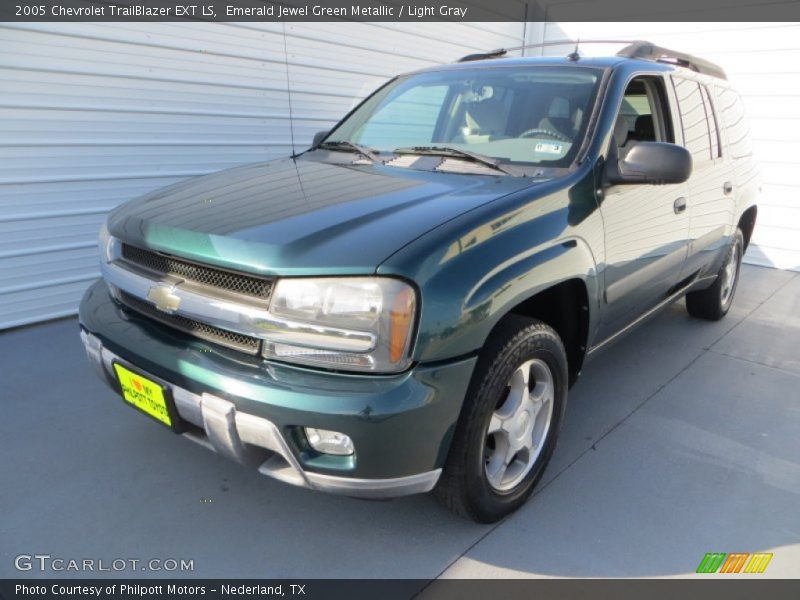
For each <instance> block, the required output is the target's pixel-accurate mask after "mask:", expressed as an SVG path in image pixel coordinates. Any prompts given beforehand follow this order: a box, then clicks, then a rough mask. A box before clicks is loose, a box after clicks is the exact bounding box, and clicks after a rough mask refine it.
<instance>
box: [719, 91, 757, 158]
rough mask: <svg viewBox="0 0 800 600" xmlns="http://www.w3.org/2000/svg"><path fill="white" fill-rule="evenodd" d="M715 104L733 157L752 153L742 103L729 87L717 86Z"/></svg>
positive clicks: (748, 128) (741, 156)
mask: <svg viewBox="0 0 800 600" xmlns="http://www.w3.org/2000/svg"><path fill="white" fill-rule="evenodd" d="M717 97H718V98H719V101H718V102H717V106H718V108H719V112H720V114H721V115H722V120H723V122H724V125H725V128H726V129H727V131H728V145H729V146H730V155H731V156H732V157H733V158H744V157H746V156H750V155H751V154H752V153H753V147H752V145H751V143H750V126H749V125H748V123H747V118H746V116H745V114H744V104H743V103H742V99H741V98H740V97H739V94H737V93H736V92H735V91H733V90H732V89H730V88H727V89H726V88H717Z"/></svg>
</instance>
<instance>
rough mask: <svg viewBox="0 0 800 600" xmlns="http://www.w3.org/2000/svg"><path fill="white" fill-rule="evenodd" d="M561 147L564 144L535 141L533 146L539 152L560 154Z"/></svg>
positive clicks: (562, 147)
mask: <svg viewBox="0 0 800 600" xmlns="http://www.w3.org/2000/svg"><path fill="white" fill-rule="evenodd" d="M563 149H564V145H563V144H558V143H556V142H537V144H536V147H535V148H534V150H536V152H541V153H542V154H561V151H562V150H563Z"/></svg>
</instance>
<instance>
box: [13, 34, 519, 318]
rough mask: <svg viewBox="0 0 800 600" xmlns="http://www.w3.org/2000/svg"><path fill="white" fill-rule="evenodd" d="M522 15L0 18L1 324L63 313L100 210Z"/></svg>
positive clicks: (276, 146) (292, 127)
mask: <svg viewBox="0 0 800 600" xmlns="http://www.w3.org/2000/svg"><path fill="white" fill-rule="evenodd" d="M523 35H524V25H523V24H521V23H471V24H458V25H454V24H437V23H392V24H382V23H370V24H356V23H286V24H266V23H250V24H239V23H225V24H203V23H191V24H183V23H161V24H137V23H126V24H114V25H109V24H105V23H98V24H90V23H82V24H19V25H16V24H15V25H10V24H4V25H3V26H2V27H0V81H2V87H0V329H2V328H7V327H13V326H17V325H23V324H26V323H31V322H35V321H41V320H45V319H49V318H54V317H59V316H63V315H68V314H72V313H74V312H75V310H76V307H77V302H78V300H79V298H80V296H81V294H82V292H83V290H84V289H85V288H86V286H87V285H88V284H89V282H90V281H92V280H93V279H94V278H95V277H96V276H97V266H96V265H97V252H96V249H95V242H96V236H97V230H98V228H99V226H100V223H101V222H102V221H103V219H104V216H105V214H106V212H108V210H110V209H111V208H113V207H114V206H116V205H117V204H119V203H120V202H124V201H125V200H128V199H130V198H133V197H136V196H138V195H140V194H143V193H145V192H147V191H149V190H151V189H154V188H157V187H161V186H165V185H168V184H170V183H173V182H175V181H177V180H179V179H181V178H183V177H188V176H191V175H198V174H203V173H209V172H212V171H216V170H219V169H223V168H226V167H230V166H234V165H238V164H242V163H248V162H255V161H261V160H267V159H270V158H275V157H278V156H285V155H287V154H289V153H290V152H291V150H292V146H293V144H294V146H295V147H296V148H298V149H301V148H303V147H306V146H307V145H308V143H309V142H310V140H311V137H312V136H313V134H314V133H315V132H316V131H319V130H321V129H325V128H327V127H329V126H330V125H331V124H332V123H333V122H335V121H336V120H338V119H339V118H340V117H341V116H342V115H344V113H346V112H347V111H348V110H349V109H350V108H351V107H352V105H353V103H354V102H355V101H356V100H357V99H359V98H362V97H363V96H365V95H366V94H368V93H369V92H370V91H371V90H373V89H374V88H376V87H377V86H378V85H380V84H381V83H382V82H383V81H385V80H386V79H387V78H388V77H390V76H392V75H394V74H397V73H399V72H403V71H407V70H411V69H416V68H421V67H425V66H429V65H433V64H436V63H444V62H450V61H452V60H453V59H455V58H457V57H458V56H461V55H463V54H467V53H469V52H474V51H480V50H485V49H487V48H497V47H501V46H507V45H518V44H519V43H521V40H522V38H523Z"/></svg>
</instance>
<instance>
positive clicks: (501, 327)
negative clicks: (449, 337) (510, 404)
mask: <svg viewBox="0 0 800 600" xmlns="http://www.w3.org/2000/svg"><path fill="white" fill-rule="evenodd" d="M532 359H540V360H541V361H543V362H544V363H545V364H546V365H547V368H548V369H549V371H550V374H551V376H552V381H553V387H554V393H553V406H552V415H551V417H550V419H551V420H550V427H549V429H548V430H547V433H546V436H545V438H544V440H543V442H542V444H540V445H541V446H542V450H541V451H540V453H539V455H538V457H537V458H536V460H535V461H534V462H533V466H532V467H531V470H530V471H529V472H528V473H527V475H526V476H525V477H524V479H522V480H521V481H520V482H519V483H518V484H517V485H516V486H514V487H513V488H511V489H509V490H507V491H503V492H498V491H497V490H495V489H494V487H492V485H491V484H490V483H489V481H488V479H487V475H486V472H485V469H484V452H485V450H486V443H487V442H486V437H487V433H486V432H487V430H488V427H489V421H490V419H491V418H492V414H493V412H494V410H495V408H496V406H498V403H501V402H503V399H504V398H505V396H506V395H507V394H508V392H507V391H506V390H507V387H506V386H507V384H508V382H509V379H510V377H511V376H512V374H514V373H515V371H516V370H517V369H518V368H519V367H520V366H521V365H522V364H523V363H525V362H526V361H529V360H532ZM567 386H568V375H567V354H566V351H565V350H564V345H563V344H562V342H561V339H560V338H559V336H558V334H557V333H556V332H555V330H553V328H552V327H550V326H549V325H547V324H545V323H542V322H541V321H537V320H534V319H529V318H526V317H521V316H518V315H509V316H507V317H505V318H504V319H503V320H502V321H501V322H500V323H499V324H498V326H497V327H496V328H495V331H494V332H493V333H492V335H491V336H490V338H489V340H488V341H487V343H486V345H485V346H484V348H483V350H482V351H481V354H480V356H479V358H478V364H477V365H476V367H475V373H474V374H473V377H472V380H471V382H470V386H469V389H468V391H467V396H466V398H465V401H464V406H463V408H462V410H461V416H460V418H459V421H458V424H457V427H456V431H455V434H454V437H453V442H452V445H451V447H450V452H449V454H448V457H447V461H446V463H445V467H444V470H443V472H442V476H441V478H440V479H439V483H438V484H437V487H436V489H435V490H434V494H435V495H436V497H437V498H438V499H439V500H440V501H441V502H442V503H443V504H444V505H445V506H446V507H447V508H449V509H450V510H452V511H453V512H455V513H456V514H459V515H461V516H464V517H467V518H469V519H472V520H474V521H477V522H479V523H493V522H495V521H498V520H500V519H502V518H503V517H505V516H506V515H508V514H509V513H511V512H513V511H515V510H516V509H517V508H519V507H520V506H522V504H524V503H525V501H526V500H527V499H528V497H529V496H530V495H531V493H532V492H533V488H534V486H535V485H536V483H537V481H538V480H539V478H540V477H541V476H542V474H543V473H544V470H545V467H546V466H547V463H548V462H549V460H550V457H551V456H552V454H553V450H554V449H555V445H556V439H557V437H558V432H559V429H560V427H561V422H562V421H563V417H564V410H565V408H566V399H567Z"/></svg>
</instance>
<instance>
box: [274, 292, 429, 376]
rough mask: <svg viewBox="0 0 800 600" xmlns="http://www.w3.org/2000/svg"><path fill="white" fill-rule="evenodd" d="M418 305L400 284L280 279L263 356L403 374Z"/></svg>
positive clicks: (413, 294) (408, 359)
mask: <svg viewBox="0 0 800 600" xmlns="http://www.w3.org/2000/svg"><path fill="white" fill-rule="evenodd" d="M416 304H417V300H416V293H415V292H414V289H413V288H412V287H411V286H410V285H408V284H406V283H404V282H402V281H400V280H399V279H391V278H388V277H330V278H319V279H310V278H309V279H306V278H297V279H279V280H278V282H277V284H276V286H275V289H274V290H273V293H272V300H271V301H270V309H269V311H270V313H271V316H272V322H271V323H270V330H269V331H266V332H264V337H265V341H264V356H265V357H267V358H274V359H278V360H285V361H290V362H297V363H305V364H311V365H318V366H327V367H334V368H335V367H340V368H342V369H350V370H358V371H373V372H397V371H402V370H403V369H405V368H406V367H407V366H408V365H409V363H410V362H411V360H410V357H409V350H410V346H411V335H412V332H413V328H414V317H415V311H416Z"/></svg>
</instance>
